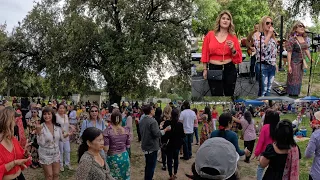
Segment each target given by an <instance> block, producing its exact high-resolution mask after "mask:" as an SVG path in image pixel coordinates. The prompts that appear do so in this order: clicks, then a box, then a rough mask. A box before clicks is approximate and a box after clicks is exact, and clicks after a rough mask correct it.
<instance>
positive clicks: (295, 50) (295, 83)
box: [286, 21, 311, 96]
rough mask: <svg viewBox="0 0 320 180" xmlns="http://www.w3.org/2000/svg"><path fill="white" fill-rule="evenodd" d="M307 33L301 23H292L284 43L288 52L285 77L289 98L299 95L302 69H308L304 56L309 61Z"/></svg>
mask: <svg viewBox="0 0 320 180" xmlns="http://www.w3.org/2000/svg"><path fill="white" fill-rule="evenodd" d="M306 38H307V33H306V31H305V26H304V25H303V23H302V22H300V21H297V22H296V23H294V25H293V27H292V29H291V32H290V34H289V37H288V41H287V43H286V49H287V52H288V55H287V58H288V76H287V93H288V94H289V95H290V96H298V95H299V94H300V90H301V85H302V77H303V69H304V68H308V66H307V63H306V62H305V59H304V57H305V55H307V56H308V58H309V59H311V55H310V52H309V49H308V43H307V39H306Z"/></svg>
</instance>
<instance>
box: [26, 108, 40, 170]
mask: <svg viewBox="0 0 320 180" xmlns="http://www.w3.org/2000/svg"><path fill="white" fill-rule="evenodd" d="M31 113H32V116H31V119H30V120H29V121H28V129H29V136H28V139H29V142H31V143H32V144H31V147H30V153H31V156H32V165H31V167H32V168H38V167H40V164H39V155H38V148H39V145H38V143H37V134H36V125H37V122H38V123H40V117H39V112H38V111H37V110H36V109H34V110H31Z"/></svg>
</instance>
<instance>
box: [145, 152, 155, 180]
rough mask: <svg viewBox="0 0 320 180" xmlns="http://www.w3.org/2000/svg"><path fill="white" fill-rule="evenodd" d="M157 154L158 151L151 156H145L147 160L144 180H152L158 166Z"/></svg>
mask: <svg viewBox="0 0 320 180" xmlns="http://www.w3.org/2000/svg"><path fill="white" fill-rule="evenodd" d="M157 153H158V151H154V152H152V153H150V154H145V155H144V157H145V159H146V166H145V168H144V180H152V178H153V174H154V170H155V168H156V165H157Z"/></svg>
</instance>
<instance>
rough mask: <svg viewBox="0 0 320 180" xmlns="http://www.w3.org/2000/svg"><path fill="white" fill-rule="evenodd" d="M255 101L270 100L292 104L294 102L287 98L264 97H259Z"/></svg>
mask: <svg viewBox="0 0 320 180" xmlns="http://www.w3.org/2000/svg"><path fill="white" fill-rule="evenodd" d="M256 100H260V101H261V100H272V101H286V102H289V103H291V102H294V101H295V100H294V99H292V98H290V97H287V96H264V97H259V98H257V99H256Z"/></svg>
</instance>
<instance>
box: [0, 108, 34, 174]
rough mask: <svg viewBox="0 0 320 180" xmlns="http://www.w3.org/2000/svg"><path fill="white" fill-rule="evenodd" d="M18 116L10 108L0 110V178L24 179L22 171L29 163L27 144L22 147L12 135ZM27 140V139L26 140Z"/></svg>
mask: <svg viewBox="0 0 320 180" xmlns="http://www.w3.org/2000/svg"><path fill="white" fill-rule="evenodd" d="M17 116H18V114H17V113H15V111H14V109H13V108H12V109H11V108H8V107H6V108H4V109H3V110H1V111H0V179H3V180H9V179H25V178H24V176H23V174H22V171H23V170H24V169H25V168H26V167H27V166H29V165H30V164H31V157H30V153H29V152H28V151H27V148H28V146H29V144H28V143H26V147H24V149H23V148H22V147H21V145H20V144H19V142H18V140H17V139H16V138H15V137H14V133H13V131H14V126H15V118H16V117H17ZM27 142H28V141H27Z"/></svg>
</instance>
